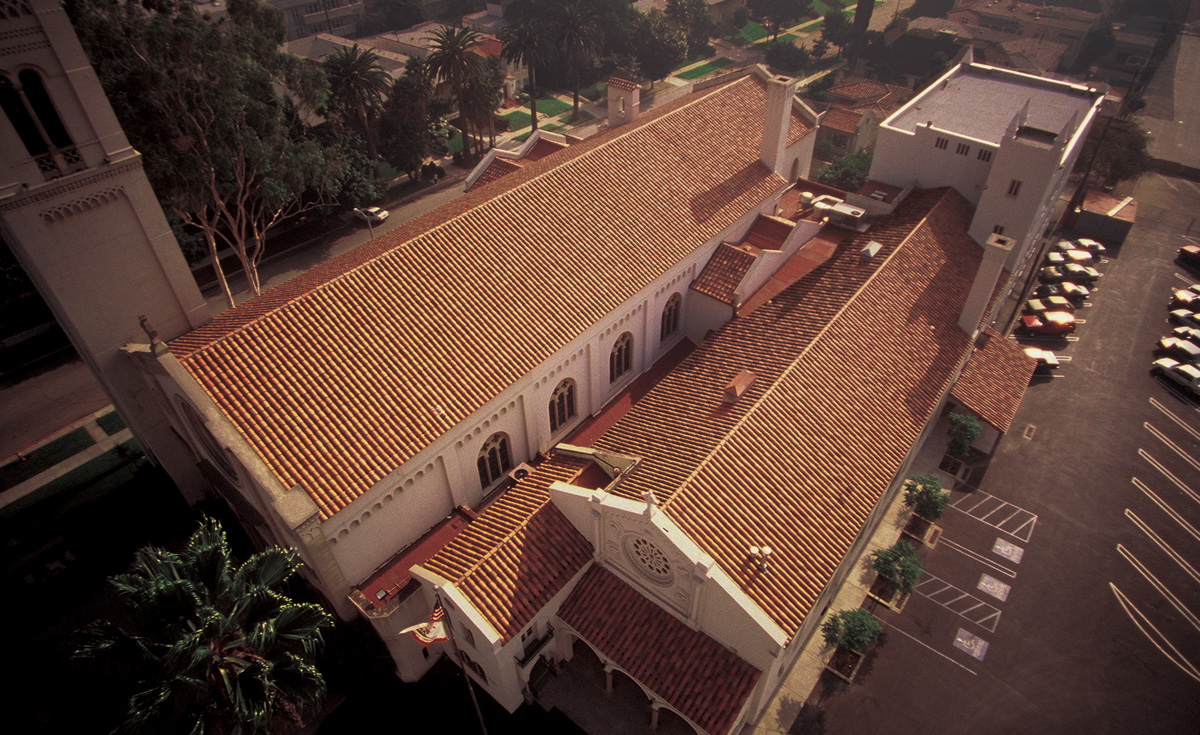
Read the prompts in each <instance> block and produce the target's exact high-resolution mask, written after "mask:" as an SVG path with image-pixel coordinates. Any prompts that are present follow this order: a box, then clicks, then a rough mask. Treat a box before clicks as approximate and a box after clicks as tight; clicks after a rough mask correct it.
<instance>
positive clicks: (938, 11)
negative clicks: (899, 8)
mask: <svg viewBox="0 0 1200 735" xmlns="http://www.w3.org/2000/svg"><path fill="white" fill-rule="evenodd" d="M951 10H954V0H913V4H912V5H910V6H909V8H908V10H905V11H904V14H905V15H907V16H908V17H909V18H945V17H946V16H947V15H949V14H950V11H951Z"/></svg>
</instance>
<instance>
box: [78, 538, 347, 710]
mask: <svg viewBox="0 0 1200 735" xmlns="http://www.w3.org/2000/svg"><path fill="white" fill-rule="evenodd" d="M300 566H301V564H300V562H299V560H298V559H297V557H296V553H295V551H294V550H291V549H287V550H284V549H281V548H278V547H271V548H269V549H267V550H266V551H263V552H261V553H258V554H255V555H254V556H252V557H250V558H249V559H248V560H247V561H246V562H245V563H243V564H242V565H241V566H238V567H236V568H235V567H234V565H233V562H232V559H231V554H230V549H229V545H228V543H227V542H226V539H225V532H224V531H223V530H222V529H221V525H220V524H219V523H218V522H216V521H213V520H210V519H205V520H204V521H202V522H201V524H200V528H199V529H197V531H196V532H195V533H194V534H192V537H191V539H190V540H189V541H188V544H187V547H186V548H185V549H184V550H183V551H182V552H180V553H172V552H169V551H165V550H163V549H158V548H153V547H144V548H142V549H140V550H139V551H138V552H137V554H136V555H135V557H134V562H133V566H132V567H131V568H130V570H129V571H128V572H127V573H125V574H120V575H117V576H115V577H112V578H110V580H109V581H110V583H111V584H112V585H113V586H114V587H115V588H116V590H117V592H118V593H119V595H120V597H121V600H122V602H123V603H124V608H125V612H126V613H127V618H128V620H127V621H126V626H125V627H121V626H118V625H117V624H116V623H115V622H113V621H111V620H105V621H101V622H99V623H94V624H92V625H91V626H89V627H88V628H86V629H85V630H84V633H83V637H82V640H81V642H80V645H79V647H78V648H77V649H76V653H75V655H76V657H77V658H80V659H83V660H89V661H93V662H95V663H98V664H105V665H108V666H112V667H115V668H118V669H119V670H121V671H123V672H124V673H125V674H126V676H127V677H128V683H129V684H130V686H131V687H132V688H131V691H132V692H133V693H132V695H131V696H130V697H129V700H128V710H127V712H126V715H125V721H124V723H123V724H122V725H121V727H119V728H118V731H119V732H152V733H175V732H180V733H198V734H203V733H258V732H263V731H265V730H266V729H267V728H268V727H269V726H270V725H271V724H272V723H274V722H276V721H277V720H281V719H287V720H290V721H292V722H298V721H299V720H300V717H301V716H303V715H304V714H306V713H307V712H309V711H312V710H314V709H315V708H316V707H317V705H319V704H320V701H321V699H322V698H323V697H324V694H325V680H324V678H323V677H322V676H321V674H320V673H319V672H318V671H317V670H316V668H315V667H314V666H313V665H312V663H311V661H312V659H313V657H314V656H315V655H316V654H317V651H318V650H319V649H320V648H321V646H322V644H323V637H322V629H324V628H327V627H330V626H331V625H332V624H333V619H332V618H331V617H330V615H329V614H328V613H327V612H325V610H324V609H323V608H321V607H320V606H319V605H316V604H313V603H305V602H293V601H292V600H291V599H289V598H288V597H287V596H286V595H284V594H283V593H282V592H281V591H280V589H281V588H282V587H283V585H284V583H285V582H286V581H287V580H288V578H289V577H291V576H292V575H293V574H294V573H295V572H296V571H297V570H298V569H299V567H300Z"/></svg>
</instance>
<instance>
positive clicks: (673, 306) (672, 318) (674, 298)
mask: <svg viewBox="0 0 1200 735" xmlns="http://www.w3.org/2000/svg"><path fill="white" fill-rule="evenodd" d="M682 303H683V299H682V298H681V297H680V296H679V294H677V293H673V294H671V298H669V299H667V305H666V306H664V307H663V312H662V327H660V328H659V330H658V341H659V342H666V341H667V337H670V336H671V335H672V334H675V333H676V332H678V331H679V311H680V307H681V304H682Z"/></svg>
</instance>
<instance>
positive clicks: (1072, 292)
mask: <svg viewBox="0 0 1200 735" xmlns="http://www.w3.org/2000/svg"><path fill="white" fill-rule="evenodd" d="M1058 286H1059V288H1061V289H1062V295H1063V296H1066V297H1067V298H1068V299H1071V300H1072V301H1075V302H1080V301H1083V300H1084V299H1086V298H1087V297H1088V296H1090V295H1091V294H1092V292H1091V291H1090V290H1088V288H1087V286H1080V285H1079V284H1078V283H1072V282H1071V281H1063V282H1062V283H1060V284H1058Z"/></svg>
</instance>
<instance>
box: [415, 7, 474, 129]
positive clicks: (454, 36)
mask: <svg viewBox="0 0 1200 735" xmlns="http://www.w3.org/2000/svg"><path fill="white" fill-rule="evenodd" d="M425 40H426V41H428V42H429V44H430V48H431V50H430V53H429V56H428V57H426V59H425V60H426V62H428V64H429V68H430V70H431V71H432V72H433V76H434V77H435V78H436V79H438V80H440V81H442V82H445V83H446V84H448V85H450V89H452V90H453V91H454V96H455V99H456V100H457V102H458V112H459V115H461V116H462V119H463V131H462V132H463V150H464V151H469V150H470V139H469V138H468V136H467V130H466V128H467V125H468V120H467V113H466V111H467V98H466V93H467V88H468V86H469V85H470V83H471V81H472V79H474V78H475V77H476V76H478V75H479V74H481V73H483V64H484V61H483V57H482V56H480V55H479V54H478V53H476V48H477V47H478V46H479V45H480V44H481V43H483V37H482V36H480V35H479V33H477V32H476V31H473V30H471V29H470V28H454V27H452V26H442V27H441V28H439V29H438V30H436V31H434V32H433V35H431V36H427V37H426V39H425Z"/></svg>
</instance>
